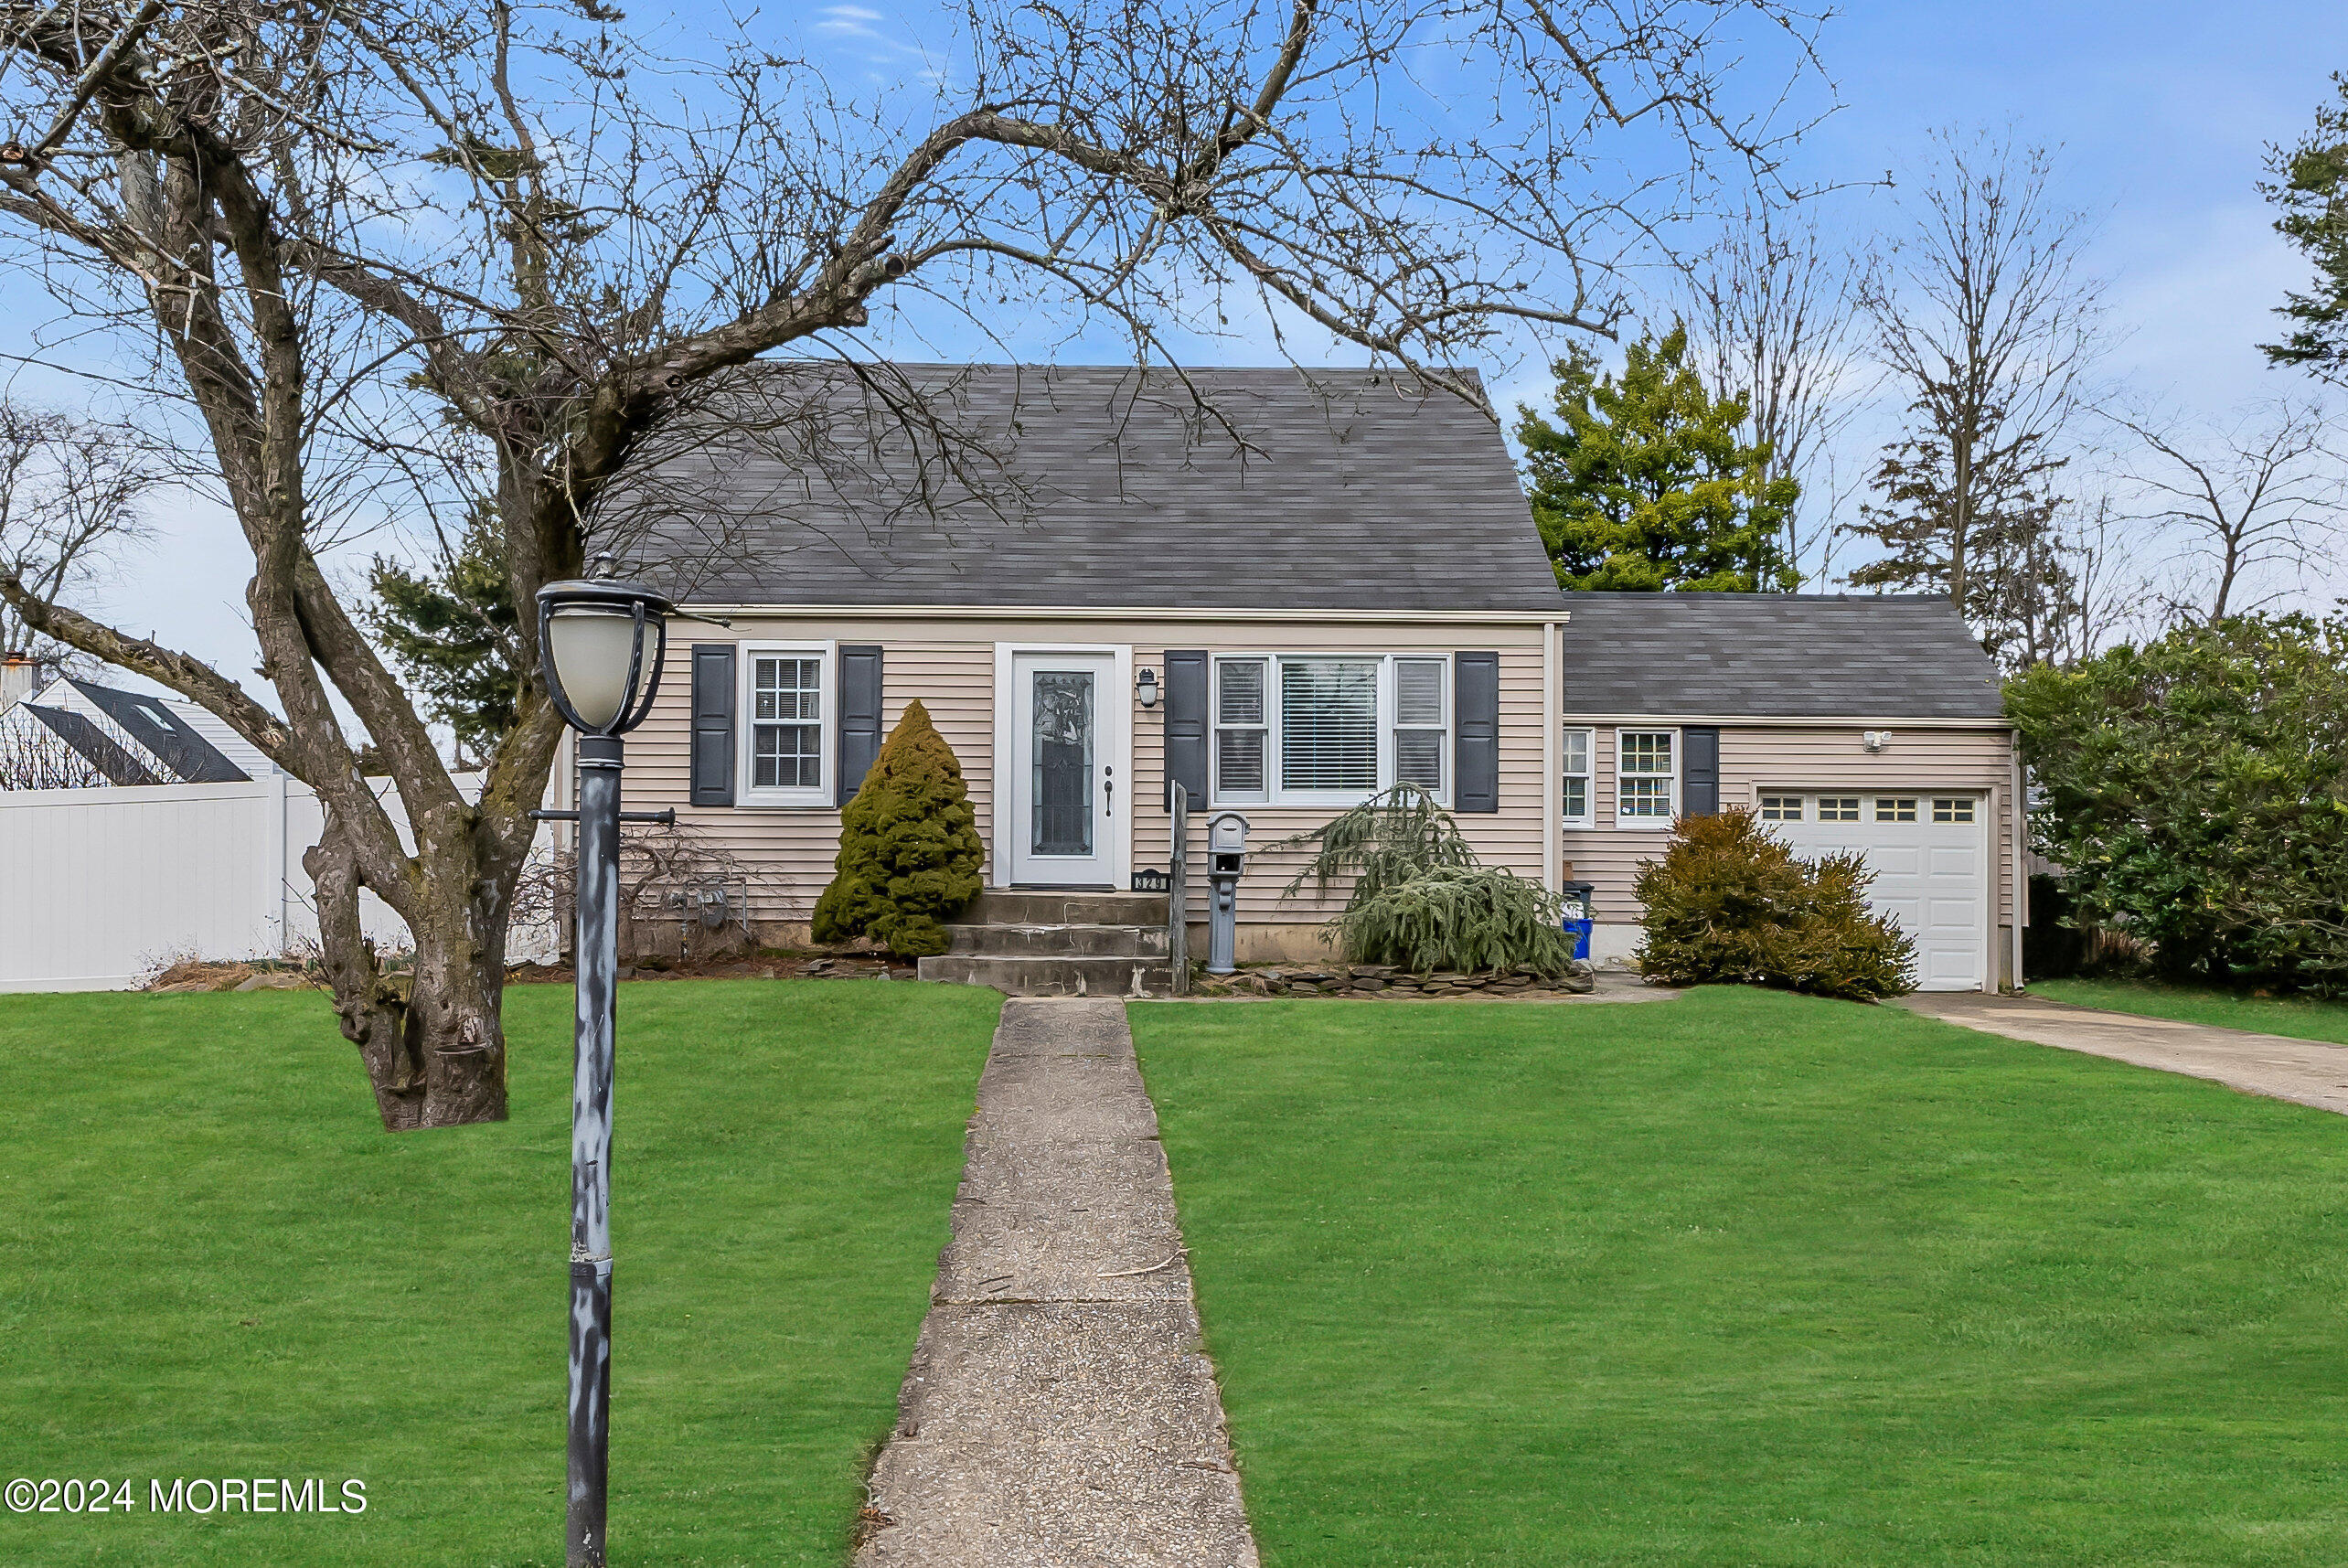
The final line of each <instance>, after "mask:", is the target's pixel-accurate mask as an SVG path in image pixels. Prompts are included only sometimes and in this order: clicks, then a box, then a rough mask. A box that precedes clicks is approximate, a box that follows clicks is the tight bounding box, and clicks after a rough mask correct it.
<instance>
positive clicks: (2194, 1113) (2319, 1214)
mask: <svg viewBox="0 0 2348 1568" xmlns="http://www.w3.org/2000/svg"><path fill="white" fill-rule="evenodd" d="M1132 1013H1133V1017H1134V1029H1135V1034H1136V1036H1137V1040H1138V1041H1139V1044H1140V1048H1141V1052H1142V1059H1143V1063H1144V1067H1145V1069H1146V1071H1147V1075H1148V1080H1149V1084H1150V1088H1151V1091H1152V1093H1154V1094H1155V1095H1156V1097H1157V1102H1158V1113H1159V1116H1160V1118H1161V1121H1162V1124H1163V1125H1164V1129H1165V1139H1166V1145H1167V1149H1168V1153H1169V1157H1170V1160H1171V1162H1172V1166H1173V1171H1174V1183H1175V1190H1176V1194H1177V1197H1178V1199H1179V1202H1180V1205H1181V1214H1182V1224H1183V1230H1184V1234H1185V1237H1186V1239H1187V1240H1188V1242H1189V1243H1190V1249H1191V1258H1192V1264H1193V1267H1194V1269H1195V1272H1196V1277H1197V1281H1198V1289H1199V1294H1200V1300H1201V1310H1202V1313H1203V1316H1204V1321H1205V1330H1206V1339H1207V1345H1208V1349H1209V1350H1210V1351H1211V1353H1212V1354H1213V1356H1214V1357H1215V1359H1216V1361H1217V1363H1218V1366H1219V1368H1220V1370H1221V1371H1222V1380H1223V1383H1222V1386H1223V1394H1224V1400H1225V1403H1226V1404H1227V1407H1228V1409H1229V1412H1230V1415H1231V1421H1232V1427H1233V1437H1234V1439H1235V1442H1236V1445H1237V1448H1238V1452H1239V1456H1240V1463H1241V1467H1242V1472H1243V1487H1244V1490H1245V1494H1246V1498H1247V1502H1248V1509H1249V1513H1250V1516H1251V1518H1252V1519H1253V1520H1254V1526H1255V1530H1256V1534H1257V1539H1258V1540H1259V1541H1260V1542H1261V1544H1262V1546H1263V1549H1264V1555H1265V1563H1266V1564H1267V1565H1268V1568H1301V1565H1305V1564H1329V1565H1330V1568H1336V1565H1339V1564H1344V1565H1346V1568H1358V1565H1368V1564H1391V1565H1394V1568H1402V1565H1406V1564H1407V1565H1413V1568H1435V1565H1447V1564H1459V1565H1468V1564H1474V1565H1477V1568H1496V1565H1500V1564H1558V1563H1572V1564H1576V1565H1589V1564H1630V1563H1639V1564H1673V1565H1680V1564H1688V1563H1768V1564H1854V1565H1855V1564H1885V1563H1902V1564H1906V1563H1964V1564H1993V1563H1995V1564H2015V1565H2021V1564H2057V1563H2078V1564H2087V1563H2098V1564H2108V1563H2197V1564H2198V1563H2208V1564H2215V1563H2258V1564H2286V1563H2288V1564H2316V1563H2327V1564H2328V1563H2340V1562H2343V1560H2348V1494H2343V1481H2348V1445H2343V1440H2342V1435H2343V1430H2348V1362H2343V1360H2342V1358H2341V1355H2340V1346H2341V1345H2342V1344H2343V1342H2348V1250H2344V1249H2348V1203H2343V1200H2342V1194H2343V1191H2348V1122H2344V1121H2343V1119H2342V1118H2340V1117H2337V1116H2333V1115H2328V1114H2326V1113H2323V1112H2321V1111H2314V1110H2308V1109H2304V1108H2301V1107H2299V1106H2294V1105H2289V1104H2278V1103H2276V1102H2272V1101H2268V1100H2259V1099H2254V1098H2250V1097H2247V1096H2245V1095H2240V1094H2236V1093H2230V1092H2229V1091H2226V1090H2225V1089H2222V1088H2218V1087H2216V1086H2214V1085H2211V1084H2206V1083H2197V1082H2194V1081H2193V1080H2190V1079H2183V1078H2175V1077H2170V1076H2167V1075H2164V1074H2161V1073H2157V1072H2144V1071H2140V1070H2138V1069H2134V1068H2130V1067H2127V1066H2123V1065H2120V1064H2119V1063H2115V1062H2109V1061H2100V1060H2098V1059H2096V1058H2093V1057H2087V1056H2080V1055H2074V1054H2072V1053H2069V1052H2065V1051H2048V1050H2044V1049H2041V1048H2038V1047H2035V1046H2030V1045H2024V1044H2020V1043H2017V1042H2014V1041H2010V1040H2000V1039H1997V1038H1995V1037H1991V1036H1986V1035H1981V1034H1977V1033H1974V1032H1971V1031H1969V1030H1965V1029H1955V1028H1950V1027H1948V1026H1945V1025H1941V1024H1937V1023H1935V1022H1932V1021H1930V1020H1927V1019H1919V1018H1916V1017H1913V1016H1911V1015H1909V1014H1906V1013H1905V1012H1902V1011H1899V1010H1897V1009H1894V1008H1867V1007H1861V1006H1855V1005H1851V1004H1844V1003H1833V1002H1820V1001H1816V1000H1811V999H1809V998H1804V997H1792V996H1787V995H1781V994H1776V993H1767V992H1759V991H1752V990H1740V989H1731V988H1724V987H1707V988H1703V989H1700V990H1697V991H1695V992H1693V993H1691V994H1690V995H1689V996H1687V997H1683V998H1681V999H1680V1000H1678V1001H1670V1002H1654V1003H1645V1004H1640V1005H1637V1006H1617V1007H1532V1006H1525V1007H1507V1008H1500V1007H1465V1006H1463V1007H1457V1008H1359V1007H1355V1008H1339V1007H1331V1006H1329V1005H1327V1004H1314V1003H1288V1002H1262V1003H1254V1004H1251V1005H1247V1006H1227V1007H1217V1006H1197V1005H1191V1006H1185V1005H1180V1004H1159V1005H1137V1006H1135V1007H1134V1008H1132Z"/></svg>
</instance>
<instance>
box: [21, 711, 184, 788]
mask: <svg viewBox="0 0 2348 1568" xmlns="http://www.w3.org/2000/svg"><path fill="white" fill-rule="evenodd" d="M23 706H24V709H25V711H26V712H27V713H29V714H31V715H32V716H33V717H34V718H36V719H37V720H40V721H41V722H42V723H43V724H45V725H47V726H48V729H49V731H50V733H52V734H54V735H55V736H56V737H57V738H58V739H59V740H60V741H64V742H65V743H66V744H67V745H69V746H70V747H72V748H73V749H74V751H76V752H79V753H80V756H81V760H82V761H84V762H86V763H89V764H90V765H91V767H93V768H96V769H97V770H98V776H99V777H100V778H102V779H104V780H105V781H106V782H107V783H108V784H161V783H163V782H164V781H163V780H161V779H159V778H157V777H155V773H153V772H152V771H151V770H150V769H149V768H148V767H147V765H146V764H145V763H142V762H140V761H139V760H138V759H137V758H136V757H133V756H132V755H131V754H130V752H126V751H124V750H123V748H122V747H121V746H119V745H116V744H115V743H114V741H113V738H112V736H110V735H108V734H107V733H106V731H103V730H101V729H100V728H98V726H97V725H95V724H92V723H91V721H90V720H87V719H84V718H83V717H82V716H81V715H80V714H79V713H73V712H69V711H68V710H67V709H62V708H43V707H40V706H39V705H38V704H37V703H31V702H27V703H26V704H24V705H23Z"/></svg>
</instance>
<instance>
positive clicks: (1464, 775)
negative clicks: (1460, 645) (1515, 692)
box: [1451, 653, 1500, 811]
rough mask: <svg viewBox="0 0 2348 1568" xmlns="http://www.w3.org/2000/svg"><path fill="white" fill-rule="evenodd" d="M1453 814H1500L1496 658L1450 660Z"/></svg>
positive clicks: (1458, 657) (1468, 656)
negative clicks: (1452, 735) (1480, 812)
mask: <svg viewBox="0 0 2348 1568" xmlns="http://www.w3.org/2000/svg"><path fill="white" fill-rule="evenodd" d="M1451 671H1452V675H1451V680H1452V687H1451V692H1452V695H1451V721H1452V723H1453V725H1454V726H1455V731H1454V737H1455V738H1454V741H1453V746H1454V751H1453V757H1454V767H1453V774H1452V776H1453V784H1452V788H1451V807H1452V809H1453V810H1454V811H1498V810H1500V655H1498V654H1489V653H1473V654H1454V655H1453V656H1451Z"/></svg>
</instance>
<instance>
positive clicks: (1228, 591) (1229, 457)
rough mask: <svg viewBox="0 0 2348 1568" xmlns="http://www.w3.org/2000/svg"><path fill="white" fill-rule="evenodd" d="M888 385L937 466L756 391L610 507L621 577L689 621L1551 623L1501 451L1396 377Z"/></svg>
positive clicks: (1013, 375) (832, 413)
mask: <svg viewBox="0 0 2348 1568" xmlns="http://www.w3.org/2000/svg"><path fill="white" fill-rule="evenodd" d="M890 371H891V375H892V376H897V377H902V382H903V385H904V386H905V387H906V388H910V389H919V390H920V391H921V392H922V393H923V396H924V400H925V403H926V406H928V407H931V408H934V409H935V410H937V411H939V412H940V413H941V415H942V416H943V418H944V420H945V422H946V423H947V424H948V425H949V426H950V427H951V429H952V432H953V435H952V437H951V438H950V439H948V440H947V441H946V442H945V443H943V447H941V443H937V442H935V441H933V440H928V439H923V438H920V437H911V436H909V435H908V433H907V432H906V430H905V428H904V421H902V420H901V419H900V418H899V417H898V415H897V414H895V413H894V412H893V411H891V406H890V405H891V401H892V400H897V399H898V397H899V394H898V392H897V390H896V389H894V388H892V387H889V386H886V385H883V386H882V389H881V390H880V392H878V393H876V392H875V391H874V390H873V389H872V388H873V386H874V385H875V383H874V382H873V381H871V380H870V379H867V380H863V381H859V380H858V379H854V378H850V377H848V376H846V375H844V374H843V373H841V372H838V371H837V370H828V371H825V370H815V369H812V368H777V367H760V368H756V369H754V370H752V371H750V372H746V373H745V378H744V379H742V380H741V381H738V382H736V383H735V384H734V387H733V389H731V391H728V392H725V393H721V394H720V395H719V396H718V397H716V398H715V399H713V400H712V401H711V402H710V404H709V405H708V406H707V408H706V409H705V410H704V411H701V412H700V413H699V415H698V416H697V418H698V419H699V421H700V423H701V425H702V427H703V429H702V432H701V433H700V434H699V435H698V436H697V437H696V438H695V439H694V440H692V441H689V442H687V443H684V446H685V449H684V450H682V451H681V452H677V453H673V454H672V455H670V456H668V457H667V458H666V459H665V460H655V461H654V462H653V463H652V464H651V473H652V475H653V477H652V478H651V479H650V480H649V481H647V482H646V484H645V486H644V489H643V491H642V493H641V494H640V495H634V494H632V495H631V496H624V497H622V498H621V500H620V503H619V513H620V514H622V515H624V514H626V513H627V512H629V511H630V510H631V508H633V509H635V511H636V512H637V513H639V514H640V515H643V516H646V517H649V518H650V519H651V521H650V522H649V524H648V528H649V532H648V534H647V535H646V539H645V542H644V543H642V544H640V545H638V546H636V547H635V549H634V550H633V551H632V553H634V554H636V555H638V556H640V557H642V558H643V559H644V560H646V562H647V563H648V569H649V570H653V571H656V572H659V573H661V574H663V575H664V576H665V577H666V580H667V581H668V583H669V584H670V585H671V586H672V587H674V588H676V589H678V591H679V592H682V594H683V596H684V597H685V598H686V599H687V601H688V603H704V604H719V603H726V604H776V605H793V604H826V605H833V604H837V605H882V604H887V605H908V604H938V605H966V606H967V605H985V606H1003V607H1012V608H1024V607H1035V608H1040V609H1041V608H1054V607H1067V608H1094V609H1109V608H1126V607H1133V608H1141V609H1181V610H1211V609H1240V608H1246V609H1295V610H1336V609H1354V610H1360V609H1377V610H1404V611H1411V610H1439V611H1453V612H1475V611H1495V612H1510V613H1541V612H1543V611H1548V612H1554V611H1555V610H1556V609H1557V608H1558V607H1559V603H1560V600H1559V597H1558V593H1557V590H1556V587H1555V580H1554V578H1553V575H1552V574H1551V571H1550V569H1549V564H1548V561H1547V559H1546V558H1545V556H1544V555H1543V554H1542V548H1541V541H1540V538H1539V536H1538V535H1537V534H1536V532H1535V531H1534V528H1533V526H1532V517H1531V514H1530V512H1529V510H1528V508H1527V507H1526V504H1525V499H1524V495H1523V492H1522V491H1521V488H1520V487H1519V485H1518V483H1517V476H1516V470H1515V468H1514V466H1513V464H1511V463H1510V459H1509V453H1508V449H1507V447H1506V445H1505V444H1504V443H1503V442H1502V441H1501V437H1500V427H1499V426H1498V425H1496V424H1495V423H1493V421H1491V419H1490V418H1489V417H1488V416H1487V414H1486V413H1485V411H1483V410H1482V409H1479V408H1476V407H1472V406H1470V405H1469V404H1468V403H1466V402H1464V401H1462V400H1460V399H1459V398H1457V396H1455V395H1453V394H1451V393H1448V392H1443V391H1437V390H1434V389H1427V388H1424V387H1420V386H1417V385H1415V384H1414V383H1413V382H1412V381H1411V380H1410V379H1409V378H1407V377H1402V378H1398V377H1396V376H1395V375H1393V373H1391V372H1384V371H1367V370H1311V371H1304V370H1297V369H1294V368H1283V369H1202V370H1188V371H1183V372H1179V373H1177V372H1174V371H1170V370H1151V371H1147V372H1142V371H1137V370H1135V369H1133V368H1129V367H1128V368H1092V367H1040V366H1014V365H987V366H977V367H966V366H922V365H913V366H896V367H892V368H890ZM810 378H817V380H815V381H811V379H810ZM811 384H823V385H827V386H828V387H829V388H830V389H831V390H830V392H829V393H828V394H827V401H826V402H825V404H824V405H823V406H822V407H821V408H807V407H803V406H796V401H795V400H796V398H797V394H795V393H792V392H790V391H788V390H787V389H792V388H802V389H803V388H805V387H806V386H808V385H811ZM730 399H731V401H730ZM811 454H819V455H811ZM647 500H648V501H649V503H650V504H649V505H646V504H644V503H645V502H646V501H647Z"/></svg>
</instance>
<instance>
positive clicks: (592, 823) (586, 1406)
mask: <svg viewBox="0 0 2348 1568" xmlns="http://www.w3.org/2000/svg"><path fill="white" fill-rule="evenodd" d="M671 608H673V606H671V605H670V603H669V602H668V601H667V599H664V598H662V597H661V596H660V595H659V594H657V593H656V592H653V591H652V590H651V589H649V588H646V587H645V586H644V585H643V584H642V583H637V582H625V581H619V580H617V579H615V578H610V577H600V578H587V579H580V580H574V581H567V582H550V583H548V584H547V585H546V586H545V587H544V588H541V589H539V595H538V624H539V665H540V667H541V668H542V669H543V671H544V673H545V676H546V687H547V693H548V695H549V696H550V698H551V699H553V702H554V706H555V710H556V711H557V712H559V713H560V714H561V715H562V717H563V719H564V720H565V721H566V722H568V723H569V724H570V725H571V728H572V729H574V730H576V731H579V809H578V810H577V811H575V812H570V811H547V812H539V813H536V814H535V815H537V816H539V817H541V818H553V819H557V820H569V821H573V822H576V823H577V824H578V825H579V869H578V892H577V898H576V900H575V903H574V911H573V920H574V923H575V925H576V930H575V932H574V933H573V935H572V948H573V952H574V956H575V957H576V959H577V974H578V976H579V977H578V982H577V987H576V989H577V1004H578V1008H577V1014H576V1021H575V1023H574V1026H573V1031H572V1040H573V1042H574V1049H575V1054H574V1057H573V1061H572V1072H571V1404H570V1442H569V1453H570V1488H569V1508H568V1518H567V1520H566V1524H565V1539H566V1543H567V1544H566V1547H565V1555H564V1561H565V1562H566V1563H568V1564H569V1568H604V1555H605V1540H604V1528H603V1527H604V1517H605V1514H606V1512H607V1505H608V1498H609V1483H610V1479H611V1461H612V1424H611V1410H612V1063H613V1051H612V1045H613V1000H614V998H613V987H614V983H615V982H616V980H617V978H618V970H619V962H620V955H619V859H620V823H621V822H622V820H624V819H625V820H629V821H668V822H673V821H675V820H676V817H677V814H676V813H675V812H674V811H666V812H628V813H625V814H623V813H622V812H621V810H620V766H621V763H622V759H623V752H624V748H623V746H622V743H621V741H620V737H621V736H622V735H624V734H626V733H627V732H628V731H631V730H633V729H635V727H636V726H637V725H638V724H641V723H643V722H644V719H645V715H646V713H648V712H650V711H651V709H652V699H653V698H654V696H655V695H656V693H657V692H658V691H659V689H660V662H661V656H662V654H663V653H665V652H666V651H667V644H668V630H667V615H668V613H669V611H670V610H671ZM647 635H649V646H647V645H646V644H647Z"/></svg>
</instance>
